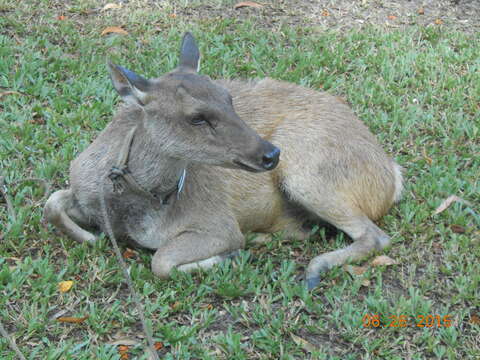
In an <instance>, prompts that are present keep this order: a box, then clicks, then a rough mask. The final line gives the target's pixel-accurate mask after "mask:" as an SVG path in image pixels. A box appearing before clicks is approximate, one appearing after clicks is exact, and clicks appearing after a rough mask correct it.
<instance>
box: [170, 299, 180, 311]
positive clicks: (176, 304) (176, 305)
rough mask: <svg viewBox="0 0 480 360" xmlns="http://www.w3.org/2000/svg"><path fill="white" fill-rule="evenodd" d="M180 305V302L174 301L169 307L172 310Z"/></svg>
mask: <svg viewBox="0 0 480 360" xmlns="http://www.w3.org/2000/svg"><path fill="white" fill-rule="evenodd" d="M180 305H182V303H181V302H180V301H175V302H174V303H173V304H171V305H170V308H171V309H172V310H175V309H176V308H178V307H179V306H180Z"/></svg>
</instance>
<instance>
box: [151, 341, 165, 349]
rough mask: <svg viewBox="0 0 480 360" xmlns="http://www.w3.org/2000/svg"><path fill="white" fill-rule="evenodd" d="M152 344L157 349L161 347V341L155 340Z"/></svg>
mask: <svg viewBox="0 0 480 360" xmlns="http://www.w3.org/2000/svg"><path fill="white" fill-rule="evenodd" d="M153 346H154V347H155V350H157V351H158V350H160V349H161V348H163V343H162V342H161V341H157V342H156V343H155V344H153Z"/></svg>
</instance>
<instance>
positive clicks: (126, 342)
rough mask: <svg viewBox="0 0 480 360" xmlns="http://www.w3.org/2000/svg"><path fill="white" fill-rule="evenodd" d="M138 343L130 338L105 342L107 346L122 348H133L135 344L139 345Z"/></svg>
mask: <svg viewBox="0 0 480 360" xmlns="http://www.w3.org/2000/svg"><path fill="white" fill-rule="evenodd" d="M139 343H140V341H137V340H135V339H132V338H125V337H124V338H120V339H117V340H114V341H109V342H107V345H124V346H135V345H137V344H139Z"/></svg>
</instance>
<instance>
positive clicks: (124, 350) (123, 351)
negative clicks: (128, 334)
mask: <svg viewBox="0 0 480 360" xmlns="http://www.w3.org/2000/svg"><path fill="white" fill-rule="evenodd" d="M129 349H130V347H129V346H127V345H119V346H118V348H117V350H118V353H119V354H120V359H122V360H126V359H128V350H129Z"/></svg>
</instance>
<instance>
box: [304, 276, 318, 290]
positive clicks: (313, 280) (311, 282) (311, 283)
mask: <svg viewBox="0 0 480 360" xmlns="http://www.w3.org/2000/svg"><path fill="white" fill-rule="evenodd" d="M319 284H320V276H314V277H309V278H307V279H306V285H307V289H308V290H312V289H314V288H316V287H317V286H318V285H319Z"/></svg>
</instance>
